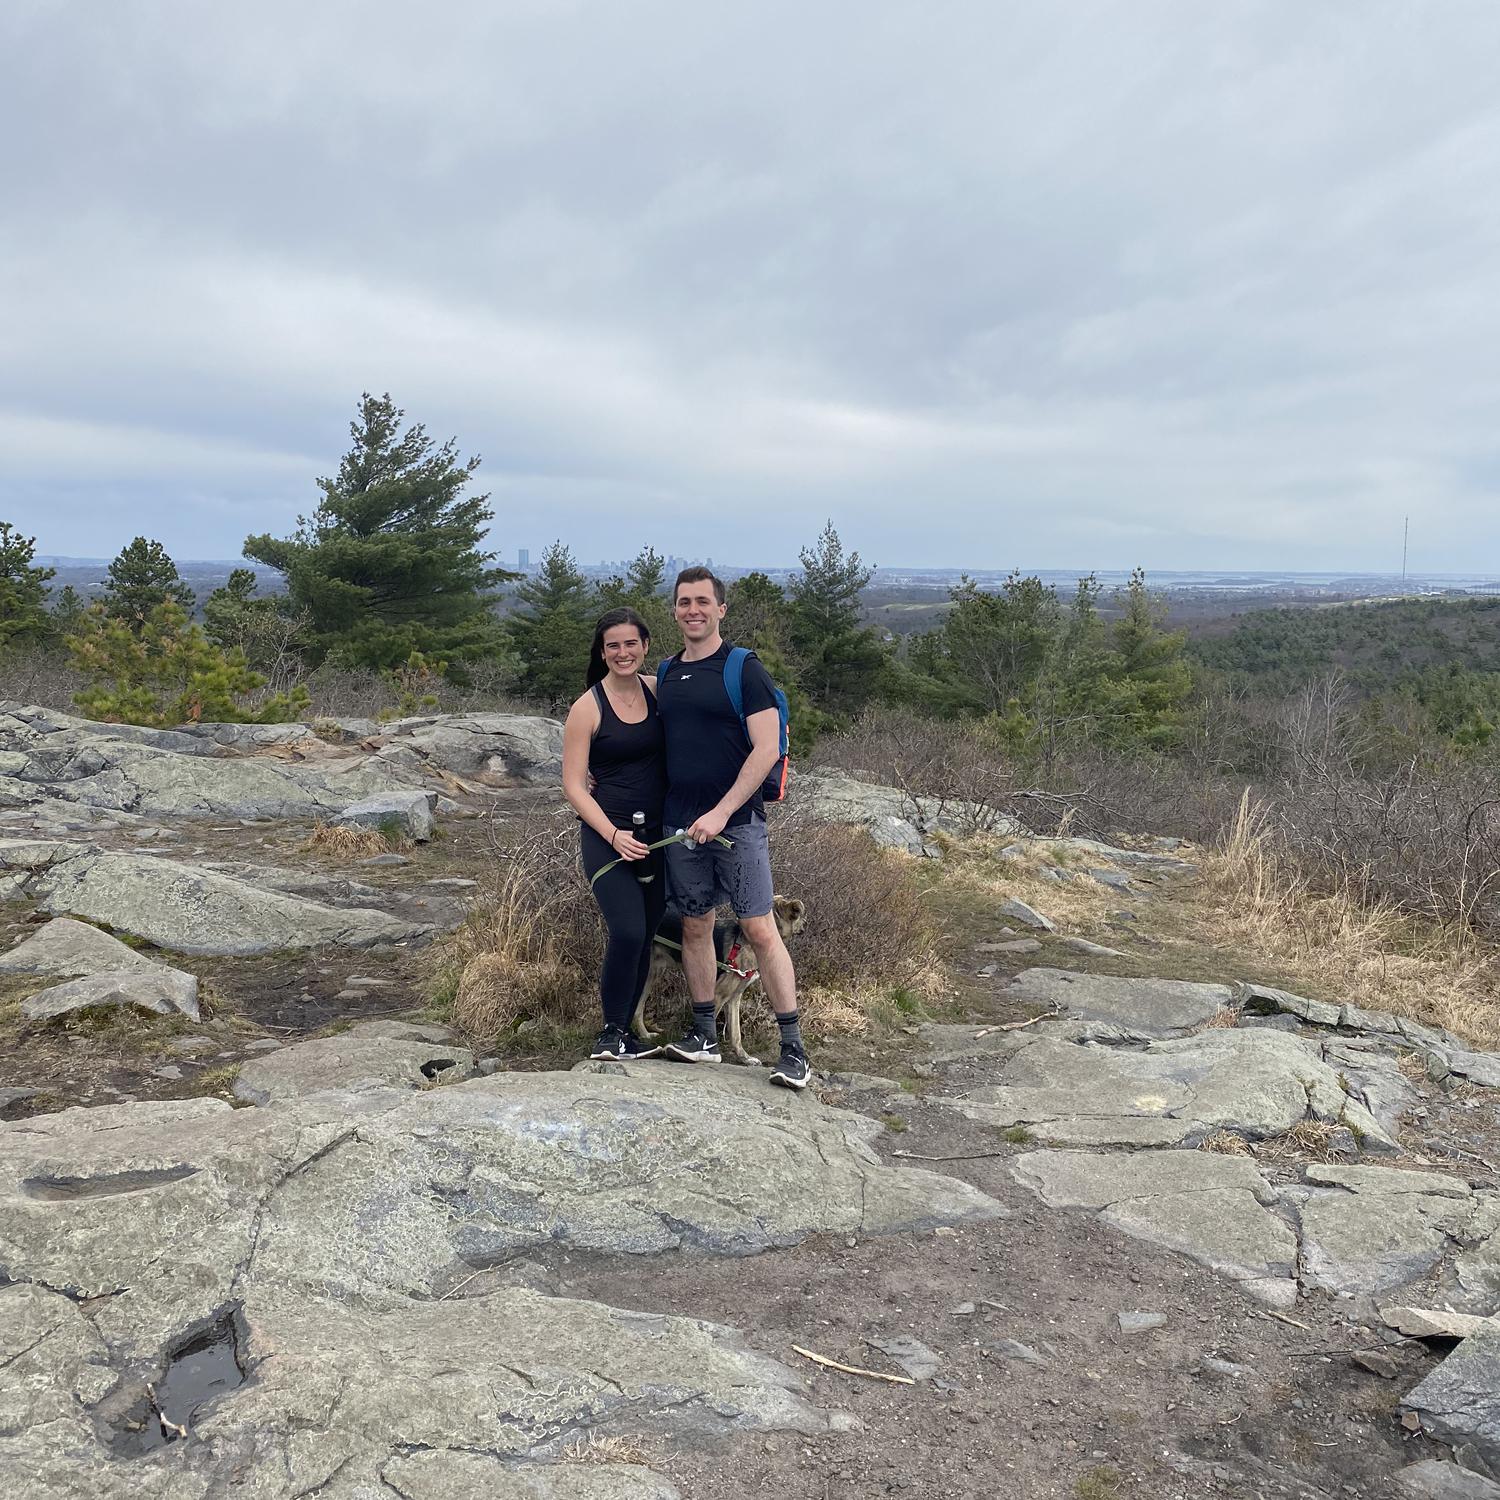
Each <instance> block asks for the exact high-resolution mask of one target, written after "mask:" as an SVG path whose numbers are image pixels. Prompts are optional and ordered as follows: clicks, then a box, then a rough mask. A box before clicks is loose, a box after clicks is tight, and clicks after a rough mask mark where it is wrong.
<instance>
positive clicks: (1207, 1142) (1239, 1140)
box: [1198, 1130, 1254, 1156]
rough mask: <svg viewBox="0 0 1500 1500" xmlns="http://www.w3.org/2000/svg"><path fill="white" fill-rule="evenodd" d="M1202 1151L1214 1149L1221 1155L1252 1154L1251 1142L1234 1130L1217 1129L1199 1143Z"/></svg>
mask: <svg viewBox="0 0 1500 1500" xmlns="http://www.w3.org/2000/svg"><path fill="white" fill-rule="evenodd" d="M1198 1149H1199V1150H1200V1151H1212V1152H1214V1153H1216V1154H1217V1155H1219V1156H1252V1155H1254V1153H1253V1152H1252V1151H1251V1150H1250V1143H1249V1142H1248V1141H1247V1140H1246V1139H1245V1138H1244V1136H1242V1135H1236V1134H1235V1133H1234V1131H1232V1130H1216V1131H1214V1133H1213V1134H1212V1135H1210V1136H1206V1137H1205V1138H1204V1139H1203V1140H1201V1141H1200V1142H1199V1143H1198Z"/></svg>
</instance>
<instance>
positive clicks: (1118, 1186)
mask: <svg viewBox="0 0 1500 1500" xmlns="http://www.w3.org/2000/svg"><path fill="white" fill-rule="evenodd" d="M1011 1170H1012V1171H1013V1172H1014V1174H1015V1176H1016V1178H1017V1180H1018V1181H1020V1182H1021V1183H1022V1184H1024V1185H1025V1186H1026V1187H1029V1188H1030V1189H1031V1190H1032V1192H1034V1193H1035V1194H1036V1195H1037V1196H1038V1197H1039V1198H1040V1199H1041V1200H1042V1201H1043V1202H1044V1203H1046V1204H1048V1205H1049V1206H1050V1207H1052V1208H1084V1209H1091V1210H1093V1211H1095V1212H1097V1213H1098V1215H1099V1217H1100V1219H1101V1220H1102V1221H1103V1222H1104V1223H1106V1224H1108V1225H1109V1226H1111V1227H1112V1228H1114V1229H1117V1230H1119V1231H1120V1232H1121V1233H1123V1234H1128V1235H1131V1236H1132V1237H1133V1238H1135V1239H1141V1240H1147V1241H1149V1242H1150V1243H1151V1244H1154V1245H1160V1246H1162V1247H1163V1248H1164V1249H1168V1250H1175V1251H1177V1252H1178V1253H1179V1254H1181V1255H1186V1256H1187V1257H1188V1258H1189V1259H1190V1260H1195V1261H1198V1262H1199V1263H1200V1264H1202V1265H1205V1266H1207V1267H1209V1268H1210V1269H1211V1270H1214V1271H1217V1272H1218V1273H1219V1274H1220V1275H1222V1276H1224V1277H1226V1278H1228V1279H1229V1280H1231V1281H1234V1282H1237V1283H1238V1284H1239V1285H1240V1286H1241V1287H1243V1289H1244V1290H1245V1291H1246V1292H1248V1293H1249V1294H1250V1295H1251V1296H1253V1297H1255V1298H1257V1299H1259V1300H1260V1301H1263V1302H1267V1303H1270V1304H1271V1305H1272V1306H1274V1307H1290V1306H1292V1305H1293V1303H1295V1301H1296V1300H1297V1282H1296V1280H1295V1271H1296V1265H1297V1237H1296V1236H1295V1235H1294V1234H1293V1233H1292V1231H1291V1230H1290V1229H1289V1228H1288V1227H1287V1226H1286V1224H1285V1223H1283V1221H1282V1220H1281V1219H1280V1218H1279V1217H1278V1216H1277V1215H1276V1214H1274V1213H1272V1212H1271V1211H1270V1209H1269V1207H1268V1206H1267V1205H1269V1204H1270V1203H1271V1202H1272V1201H1273V1200H1274V1197H1275V1194H1274V1192H1273V1190H1272V1189H1271V1188H1270V1187H1269V1185H1268V1184H1267V1183H1266V1180H1265V1179H1264V1178H1263V1177H1262V1176H1261V1174H1260V1172H1259V1171H1258V1170H1257V1169H1256V1167H1255V1166H1254V1164H1253V1163H1251V1162H1248V1161H1243V1160H1241V1159H1239V1158H1237V1157H1225V1156H1212V1155H1207V1154H1205V1153H1203V1152H1199V1151H1152V1152H1141V1153H1138V1154H1136V1153H1132V1154H1121V1153H1118V1152H1100V1153H1097V1154H1095V1153H1092V1152H1085V1151H1033V1152H1028V1153H1026V1154H1025V1155H1022V1156H1018V1157H1016V1158H1015V1160H1014V1161H1013V1162H1012V1163H1011Z"/></svg>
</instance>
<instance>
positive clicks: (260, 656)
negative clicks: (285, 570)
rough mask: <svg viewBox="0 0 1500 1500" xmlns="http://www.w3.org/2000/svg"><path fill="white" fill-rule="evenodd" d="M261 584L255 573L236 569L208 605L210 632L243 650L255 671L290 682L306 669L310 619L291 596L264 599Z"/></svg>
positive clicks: (205, 619)
mask: <svg viewBox="0 0 1500 1500" xmlns="http://www.w3.org/2000/svg"><path fill="white" fill-rule="evenodd" d="M256 585H257V579H256V576H255V573H254V571H253V570H252V569H250V568H236V569H234V571H233V572H232V573H230V575H229V581H228V582H227V583H226V584H225V585H224V586H223V587H222V588H217V589H215V590H214V591H213V593H211V594H210V595H209V596H208V598H207V599H205V600H204V601H203V626H204V629H205V631H206V632H207V634H208V638H209V639H210V640H211V641H213V643H214V644H215V645H216V646H219V647H222V648H223V649H224V650H226V651H239V652H240V653H241V654H242V655H243V656H244V658H245V660H246V661H247V662H248V663H249V664H250V666H251V667H252V668H253V669H254V670H255V671H257V672H264V673H266V674H267V675H268V676H270V677H271V679H272V680H273V681H276V680H278V679H285V678H289V677H291V676H292V675H294V674H295V673H296V671H297V670H298V668H299V667H300V657H299V652H300V649H301V647H302V645H303V643H304V640H305V637H306V630H307V616H306V614H305V613H302V612H299V611H297V610H295V609H294V608H293V607H292V605H291V603H290V602H289V601H288V600H287V598H286V596H285V595H277V594H263V595H259V596H258V595H257V594H256V592H255V590H256Z"/></svg>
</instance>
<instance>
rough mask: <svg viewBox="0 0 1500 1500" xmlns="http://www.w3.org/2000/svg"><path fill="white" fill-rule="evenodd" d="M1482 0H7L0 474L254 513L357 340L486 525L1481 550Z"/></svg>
mask: <svg viewBox="0 0 1500 1500" xmlns="http://www.w3.org/2000/svg"><path fill="white" fill-rule="evenodd" d="M1497 42H1500V12H1496V11H1495V9H1494V7H1493V6H1492V5H1490V4H1489V3H1488V0H1482V3H1480V0H1447V3H1445V4H1444V5H1442V6H1414V5H1412V4H1410V3H1407V0H1357V3H1356V0H1335V3H1331V4H1328V5H1323V6H1318V7H1312V8H1308V7H1305V6H1297V5H1293V4H1292V3H1290V0H1277V3H1253V0H1239V3H1229V4H1223V5H1213V6H1205V5H1202V4H1201V3H1200V0H1171V3H1167V0H1070V3H1068V4H1067V5H1063V6H1047V7H1043V6H1036V5H1032V4H1029V3H1024V0H947V3H943V0H938V3H935V4H932V5H929V6H925V7H920V8H918V7H911V6H905V5H895V4H885V3H876V4H868V3H866V4H859V5H856V4H853V3H845V0H835V3H829V4H826V5H823V6H813V7H809V6H806V5H798V6H793V5H791V4H786V3H779V0H769V3H762V4H758V5H756V6H753V7H751V6H739V5H734V6H711V7H687V6H682V5H678V4H666V3H660V0H656V3H652V0H643V3H637V4H633V5H630V6H615V5H606V4H603V3H583V0H574V3H561V0H529V3H510V4H507V5H505V6H503V7H496V6H493V5H489V4H483V3H479V0H474V3H468V4H464V3H457V0H449V3H433V4H429V5H428V6H426V7H423V8H422V9H420V10H416V9H414V8H412V7H410V6H408V5H398V4H395V3H390V0H360V3H353V0H347V3H329V4H324V5H320V6H316V7H307V6H293V5H290V4H286V3H280V0H277V3H263V4H261V5H258V6H256V7H251V8H248V9H244V8H242V9H241V10H240V11H238V12H233V13H231V12H230V11H226V10H224V9H223V8H214V9H208V10H206V9H204V8H203V7H201V6H199V5H197V4H195V3H187V0H157V3H154V4H150V3H141V4H134V5H131V6H119V7H106V6H94V7H83V6H73V7H56V6H52V5H50V4H42V3H33V4H13V5H11V6H9V7H7V8H6V10H5V12H4V14H3V15H0V55H3V57H4V58H5V59H6V61H5V62H3V63H0V69H3V70H4V71H5V73H6V74H8V75H9V76H8V77H6V78H5V79H4V80H3V81H4V84H5V87H4V89H3V92H0V116H3V123H4V126H5V129H6V132H7V138H8V139H10V140H12V141H25V142H26V143H27V145H28V149H27V150H26V151H24V152H23V153H19V154H17V155H14V156H13V157H12V159H11V160H10V161H9V162H8V163H7V166H6V168H5V174H6V176H5V183H4V188H5V194H6V205H7V213H6V233H5V237H4V239H3V241H0V287H3V289H4V302H5V306H6V314H5V317H4V319H3V320H0V354H3V356H4V357H3V359H0V444H3V447H0V451H3V452H4V453H5V455H6V461H5V463H4V464H3V465H0V514H3V515H5V516H6V517H8V518H10V519H13V520H15V521H16V522H17V524H19V525H21V526H23V527H24V528H25V529H27V530H28V531H34V532H35V533H36V534H37V536H38V539H39V545H40V546H41V547H42V548H43V550H46V551H66V552H93V553H108V552H112V551H113V550H114V549H115V548H116V547H118V546H119V545H120V544H121V543H122V542H123V541H125V540H128V538H129V537H130V536H131V535H133V534H135V533H136V532H137V531H141V530H145V531H148V532H150V533H151V534H153V535H157V536H159V537H160V538H161V539H162V540H163V541H165V542H166V543H167V544H168V546H169V547H171V548H172V549H173V550H174V551H176V552H177V553H179V555H183V556H190V555H196V556H207V555H218V556H224V555H233V554H234V553H235V552H236V551H237V550H238V544H239V542H240V540H241V539H242V538H243V536H244V534H245V533H246V532H247V531H250V530H252V529H253V530H263V529H271V530H281V529H284V528H286V527H288V526H290V525H291V524H292V523H293V520H294V518H295V516H296V514H297V513H298V512H299V511H303V510H306V509H308V508H309V507H310V506H311V505H312V504H313V503H314V502H315V499H316V492H315V490H314V487H313V483H312V480H313V477H314V476H315V475H316V474H318V473H322V472H328V471H330V470H331V469H332V468H333V467H335V465H336V463H337V460H338V456H339V454H340V453H341V452H342V450H343V447H344V446H345V425H346V423H347V420H348V416H349V414H350V412H351V410H352V406H353V402H354V399H355V397H356V396H357V395H358V393H359V391H360V390H361V389H365V388H371V389H376V390H385V389H389V390H390V391H391V392H392V393H393V394H394V395H395V396H396V397H397V399H398V400H399V401H400V402H401V403H402V404H403V405H404V406H405V407H406V408H407V410H408V413H409V414H410V415H411V416H412V417H413V418H415V419H419V420H422V421H425V422H426V423H427V424H428V426H429V428H430V429H431V430H432V431H434V432H435V433H437V434H439V435H443V436H446V435H447V434H448V433H450V432H452V433H456V434H457V436H458V438H459V440H460V443H461V445H462V446H463V448H464V449H465V451H479V452H482V453H483V454H484V456H485V466H484V468H483V469H482V470H481V475H482V477H483V478H484V479H485V481H486V484H487V487H489V488H490V489H492V490H493V491H494V493H495V496H496V503H497V511H498V514H497V520H496V526H495V532H494V542H495V544H496V545H498V546H499V547H501V548H502V549H503V550H504V552H505V553H506V554H507V555H513V552H514V548H515V547H516V546H517V545H529V546H530V547H531V548H532V549H533V551H534V552H535V551H536V550H537V549H539V547H540V546H541V545H543V544H544V543H545V542H546V541H547V540H549V539H550V538H551V537H552V536H554V535H559V534H560V535H562V536H563V537H564V538H566V539H567V540H569V541H570V542H572V543H573V544H574V546H575V548H576V549H577V550H578V552H579V553H580V554H581V555H582V556H584V557H586V558H593V557H597V556H601V555H604V556H614V555H620V554H623V553H627V552H630V551H633V550H634V549H635V547H636V546H637V545H639V544H640V543H641V542H643V541H646V540H651V541H654V542H656V543H657V544H658V545H667V546H671V547H673V548H675V549H676V550H678V551H689V552H698V553H711V554H713V555H714V556H716V557H732V558H736V559H740V560H744V561H764V562H770V563H780V562H790V561H792V560H794V556H795V551H796V548H797V546H798V545H799V544H801V543H802V542H804V541H806V540H809V539H810V538H811V536H812V535H813V533H814V532H815V531H816V528H817V526H818V525H819V524H820V523H821V520H822V518H823V517H824V516H825V515H832V516H833V517H834V518H835V520H836V521H837V523H838V525H839V527H840V530H841V532H842V533H843V535H844V536H845V538H846V540H848V541H850V542H851V543H853V544H854V545H856V546H858V547H860V548H861V549H862V550H863V551H864V552H865V553H866V555H867V556H869V557H870V558H872V559H875V560H879V561H882V562H885V563H887V564H892V563H898V562H911V563H929V564H939V563H945V562H946V563H966V564H968V565H971V566H996V567H1002V566H1008V565H1010V564H1011V563H1020V564H1023V565H1027V566H1042V567H1050V566H1059V567H1061V566H1079V567H1089V566H1100V567H1111V566H1126V565H1129V564H1131V563H1133V562H1136V561H1142V562H1145V563H1146V564H1147V565H1149V566H1155V567H1173V566H1221V567H1236V566H1238V567H1257V566H1281V567H1288V566H1302V567H1306V568H1309V569H1316V568H1324V567H1377V568H1378V567H1383V566H1388V565H1390V563H1391V562H1392V561H1393V560H1394V559H1395V558H1396V556H1397V555H1398V549H1399V544H1400V528H1401V518H1402V516H1403V515H1405V514H1407V513H1410V514H1411V516H1412V519H1413V527H1414V534H1415V538H1416V544H1415V545H1414V549H1413V563H1414V565H1415V566H1417V567H1419V568H1424V569H1431V570H1441V569H1450V568H1451V569H1459V568H1464V569H1469V568H1485V569H1490V570H1494V571H1500V512H1497V508H1496V507H1495V505H1494V503H1493V500H1494V493H1495V484H1494V480H1495V475H1496V472H1497V467H1500V463H1497V441H1496V439H1495V437H1494V435H1493V428H1494V415H1493V414H1494V411H1495V409H1496V398H1497V396H1500V368H1497V359H1496V353H1495V351H1496V348H1497V344H1500V338H1497V335H1500V254H1497V251H1500V196H1497V194H1496V192H1495V191H1494V188H1495V179H1496V174H1497V169H1500V105H1497V103H1496V102H1495V95H1494V89H1493V82H1492V74H1493V68H1492V59H1493V58H1494V56H1495V55H1496V52H1495V46H1496V43H1497Z"/></svg>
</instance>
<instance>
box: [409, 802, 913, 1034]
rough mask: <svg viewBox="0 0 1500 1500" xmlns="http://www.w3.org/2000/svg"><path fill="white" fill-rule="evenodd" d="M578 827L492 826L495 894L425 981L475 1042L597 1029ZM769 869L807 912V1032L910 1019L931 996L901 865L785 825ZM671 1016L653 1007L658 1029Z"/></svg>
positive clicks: (843, 838)
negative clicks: (554, 1029) (542, 1026)
mask: <svg viewBox="0 0 1500 1500" xmlns="http://www.w3.org/2000/svg"><path fill="white" fill-rule="evenodd" d="M576 827H577V825H576V824H575V823H574V822H573V821H572V819H571V818H568V819H563V818H561V817H556V816H546V815H543V814H536V815H532V816H529V817H525V818H520V819H516V820H514V821H511V822H509V823H504V824H499V825H496V827H495V830H494V855H495V864H496V870H495V875H494V883H493V885H492V887H491V889H490V890H489V891H488V893H487V894H486V896H485V897H484V898H483V899H481V900H480V901H478V902H477V903H476V904H475V906H474V908H473V909H472V910H471V912H470V915H469V917H468V920H467V921H465V922H464V924H463V925H462V926H461V927H460V928H459V929H458V930H457V931H456V932H454V933H453V934H452V935H451V936H450V937H449V938H448V939H447V940H445V942H444V943H442V944H441V945H440V946H439V949H438V950H437V954H436V957H435V960H434V967H433V972H432V978H431V992H432V994H433V997H434V999H435V1001H436V1002H437V1003H438V1004H439V1005H440V1006H443V1007H445V1008H450V1009H451V1014H452V1018H453V1021H454V1023H455V1024H456V1025H458V1026H460V1027H462V1028H463V1029H464V1030H465V1031H467V1032H469V1033H471V1034H472V1035H474V1036H476V1037H484V1038H494V1037H497V1036H499V1035H500V1034H502V1033H503V1032H505V1031H507V1030H511V1029H513V1028H514V1027H515V1026H517V1025H518V1024H519V1023H521V1022H523V1021H529V1020H540V1021H546V1022H549V1023H559V1024H566V1023H573V1024H578V1023H591V1022H592V1021H593V1020H594V1019H596V1017H597V1014H598V975H599V965H600V962H601V960H602V959H603V955H604V924H603V921H602V919H601V918H600V916H599V910H598V907H597V906H596V905H595V903H594V899H593V896H592V895H591V894H590V892H589V887H588V882H587V881H586V880H585V879H584V877H583V875H582V873H581V872H580V870H579V866H578V852H577V849H578V846H577V832H576ZM772 865H773V868H774V870H775V874H776V888H777V890H778V892H779V893H781V894H783V895H788V896H796V897H800V898H801V899H802V900H804V901H805V902H806V903H807V925H806V927H805V929H804V930H803V931H802V932H800V933H798V934H797V936H796V937H794V938H793V939H792V943H791V948H792V957H793V960H794V961H795V963H796V964H797V969H798V979H799V987H800V989H801V991H802V999H803V1004H804V1006H805V1008H806V1010H807V1017H808V1029H809V1031H810V1034H812V1035H813V1036H818V1035H820V1034H821V1035H827V1034H830V1033H834V1032H847V1031H860V1030H862V1029H864V1028H865V1027H866V1026H867V1025H868V1024H869V1020H870V1015H871V1013H872V1011H881V1012H882V1014H881V1017H880V1018H881V1019H884V1018H885V1017H884V1014H883V1012H884V1011H885V1010H889V1012H890V1014H891V1015H892V1016H893V1017H895V1016H900V1015H902V1014H903V1013H904V1014H910V1013H911V1011H912V1009H913V1007H914V1006H915V1004H916V998H915V997H916V996H918V995H921V994H931V993H932V992H933V991H934V990H935V989H936V987H937V983H938V974H939V969H938V964H937V959H936V956H935V953H934V949H933V938H932V931H931V924H930V922H929V920H928V916H927V912H926V910H925V908H924V907H923V905H922V900H921V896H920V894H919V893H918V892H917V890H916V888H915V886H914V884H913V882H912V880H911V877H910V873H909V871H908V869H907V868H906V866H905V865H904V863H903V861H902V860H901V859H900V857H899V856H897V855H892V854H887V853H885V852H883V851H882V850H880V849H877V848H876V847H875V845H874V844H873V843H872V842H871V840H870V838H869V836H868V835H867V834H865V833H864V832H863V831H862V830H858V829H852V828H841V827H835V826H832V825H826V824H820V823H814V822H811V821H807V820H804V819H801V818H798V817H796V816H795V815H789V814H785V815H783V814H778V815H777V817H776V827H775V829H774V830H773V854H772ZM751 993H752V996H753V995H754V991H752V992H751ZM758 1005H759V1002H755V1003H752V1005H751V1006H750V1007H749V1014H751V1015H753V1014H754V1013H755V1011H756V1010H757V1009H758ZM664 1014H665V1007H664V1006H663V1005H661V1004H654V1005H653V1016H652V1019H653V1021H655V1022H657V1023H660V1022H661V1021H662V1020H663V1019H664Z"/></svg>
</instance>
